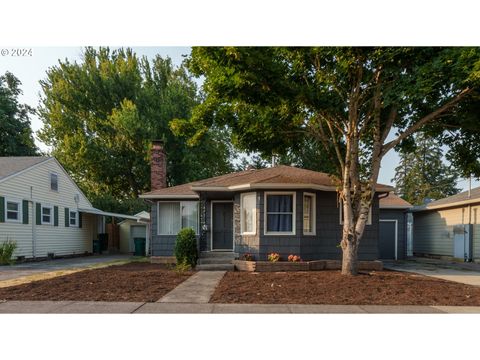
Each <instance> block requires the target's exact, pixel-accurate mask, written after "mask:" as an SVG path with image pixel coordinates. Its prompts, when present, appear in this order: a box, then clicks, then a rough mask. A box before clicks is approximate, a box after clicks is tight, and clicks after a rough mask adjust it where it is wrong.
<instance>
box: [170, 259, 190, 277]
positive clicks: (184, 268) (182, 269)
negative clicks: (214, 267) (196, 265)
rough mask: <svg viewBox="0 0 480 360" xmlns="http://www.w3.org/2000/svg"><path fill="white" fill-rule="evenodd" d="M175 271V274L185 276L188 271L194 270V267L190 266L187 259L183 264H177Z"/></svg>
mask: <svg viewBox="0 0 480 360" xmlns="http://www.w3.org/2000/svg"><path fill="white" fill-rule="evenodd" d="M174 270H175V272H177V273H179V274H183V273H184V272H186V271H190V270H192V266H191V265H190V263H189V262H188V261H187V260H186V259H184V260H183V261H182V262H180V263H177V264H176V265H175V268H174Z"/></svg>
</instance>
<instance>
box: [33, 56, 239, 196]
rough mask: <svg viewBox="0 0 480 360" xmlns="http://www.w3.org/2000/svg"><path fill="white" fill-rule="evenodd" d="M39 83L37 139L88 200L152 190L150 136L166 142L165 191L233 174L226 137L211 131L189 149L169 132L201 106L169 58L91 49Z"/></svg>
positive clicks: (183, 71) (187, 80)
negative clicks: (173, 122) (172, 125)
mask: <svg viewBox="0 0 480 360" xmlns="http://www.w3.org/2000/svg"><path fill="white" fill-rule="evenodd" d="M40 83H41V86H42V90H43V94H42V97H41V106H40V107H39V115H40V117H41V119H42V121H43V124H44V126H43V128H42V129H41V131H40V132H39V134H38V135H39V138H40V139H41V140H42V141H44V142H45V143H46V144H47V145H49V146H51V147H52V154H53V155H54V156H56V157H57V159H58V160H59V161H60V162H61V163H62V165H63V166H64V167H65V168H66V169H67V170H68V171H69V172H70V173H71V174H72V176H73V178H74V180H75V181H76V182H77V183H78V184H79V185H80V186H81V187H82V189H83V190H84V191H85V192H86V193H87V194H88V195H89V196H92V195H95V194H96V195H101V196H103V195H104V194H108V195H111V196H114V197H117V198H132V197H137V196H138V194H139V193H141V192H144V191H146V190H149V189H150V165H149V157H150V146H151V140H153V139H163V140H164V141H165V149H166V153H167V157H168V164H167V183H168V185H169V186H172V185H178V184H182V183H185V182H189V181H193V180H198V179H199V178H204V177H209V176H215V175H220V174H224V173H228V172H229V171H231V168H232V166H231V164H230V162H229V158H230V150H231V148H230V147H229V145H228V139H229V137H228V136H226V135H225V133H224V132H222V131H220V130H218V129H217V128H214V129H212V130H208V131H206V132H205V137H204V138H203V139H202V141H200V142H198V143H197V144H196V145H195V146H194V147H193V148H191V147H189V146H188V145H187V139H185V138H182V137H180V136H176V135H175V134H173V132H172V131H171V130H170V127H169V122H170V121H171V120H172V119H174V118H188V117H190V115H191V111H192V108H193V107H194V106H195V105H197V104H198V102H199V97H198V95H197V86H196V83H195V82H194V81H193V80H192V79H191V77H190V75H189V74H188V72H187V71H186V69H185V68H184V66H180V67H174V66H173V65H172V62H171V60H170V58H166V59H164V58H162V57H160V56H156V57H155V58H154V59H153V60H152V61H149V60H148V59H147V58H146V57H142V58H138V57H137V56H136V55H135V53H134V52H133V51H132V50H131V49H119V50H115V51H111V50H109V49H108V48H100V49H98V50H96V49H93V48H90V47H88V48H85V50H84V53H83V58H82V61H81V62H79V63H77V62H74V63H71V62H69V61H68V60H64V61H59V63H58V65H57V66H54V67H51V68H49V70H48V71H47V74H46V78H45V79H44V80H42V81H41V82H40Z"/></svg>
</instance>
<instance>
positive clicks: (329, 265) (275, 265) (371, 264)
mask: <svg viewBox="0 0 480 360" xmlns="http://www.w3.org/2000/svg"><path fill="white" fill-rule="evenodd" d="M233 265H234V266H235V270H238V271H255V272H276V271H318V270H340V269H341V268H342V262H341V261H340V260H314V261H302V262H289V261H277V262H270V261H244V260H234V261H233ZM358 270H370V271H381V270H383V263H382V262H381V261H379V260H373V261H359V264H358Z"/></svg>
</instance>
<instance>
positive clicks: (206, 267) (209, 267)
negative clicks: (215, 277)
mask: <svg viewBox="0 0 480 360" xmlns="http://www.w3.org/2000/svg"><path fill="white" fill-rule="evenodd" d="M195 270H198V271H200V270H201V271H221V270H224V271H233V270H235V266H234V265H233V264H201V265H197V266H196V267H195Z"/></svg>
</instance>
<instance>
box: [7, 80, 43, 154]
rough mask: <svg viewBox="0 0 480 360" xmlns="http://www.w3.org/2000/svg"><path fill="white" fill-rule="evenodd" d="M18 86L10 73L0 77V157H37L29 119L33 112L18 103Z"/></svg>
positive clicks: (20, 92)
mask: <svg viewBox="0 0 480 360" xmlns="http://www.w3.org/2000/svg"><path fill="white" fill-rule="evenodd" d="M20 85H21V82H20V80H18V79H17V78H16V77H15V76H14V75H13V74H12V73H10V72H6V73H5V75H2V76H0V139H1V141H0V156H32V155H37V151H38V149H37V147H36V146H35V142H34V140H33V135H32V129H31V128H30V118H29V116H30V115H31V114H32V113H33V110H32V109H31V108H30V107H29V106H28V105H26V104H20V103H19V99H18V98H19V96H20V95H21V94H22V91H21V90H20Z"/></svg>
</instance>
